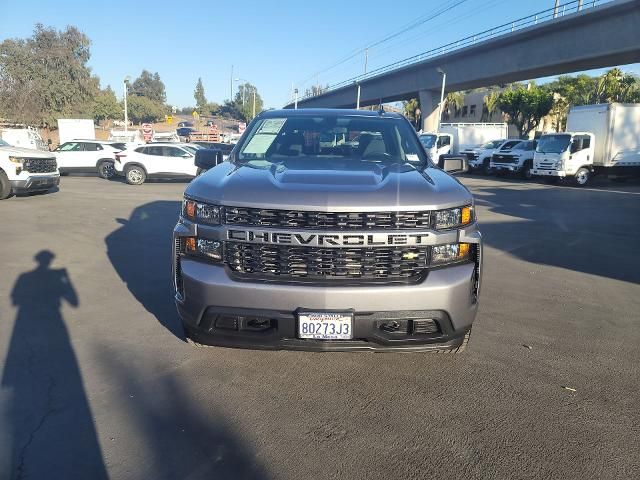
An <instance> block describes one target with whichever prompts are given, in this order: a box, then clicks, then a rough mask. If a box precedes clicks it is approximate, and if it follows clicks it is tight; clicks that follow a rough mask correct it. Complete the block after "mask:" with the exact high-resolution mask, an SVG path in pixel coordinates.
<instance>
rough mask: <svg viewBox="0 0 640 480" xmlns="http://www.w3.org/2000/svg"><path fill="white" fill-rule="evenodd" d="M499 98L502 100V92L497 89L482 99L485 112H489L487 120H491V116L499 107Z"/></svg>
mask: <svg viewBox="0 0 640 480" xmlns="http://www.w3.org/2000/svg"><path fill="white" fill-rule="evenodd" d="M499 100H500V92H497V91H496V90H493V91H491V92H489V93H488V94H487V95H485V96H484V99H483V101H482V103H483V106H484V108H483V114H484V112H486V113H487V120H490V119H491V116H492V115H493V114H494V112H495V111H496V110H497V109H498V107H499Z"/></svg>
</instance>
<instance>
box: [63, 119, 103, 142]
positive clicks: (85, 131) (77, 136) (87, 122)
mask: <svg viewBox="0 0 640 480" xmlns="http://www.w3.org/2000/svg"><path fill="white" fill-rule="evenodd" d="M58 136H59V137H60V145H62V144H63V143H65V142H69V141H71V140H95V139H96V129H95V126H94V124H93V120H91V119H86V118H59V119H58Z"/></svg>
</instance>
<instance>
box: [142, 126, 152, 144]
mask: <svg viewBox="0 0 640 480" xmlns="http://www.w3.org/2000/svg"><path fill="white" fill-rule="evenodd" d="M142 136H143V137H144V141H145V142H149V141H151V137H152V136H153V127H152V126H151V124H150V123H143V124H142Z"/></svg>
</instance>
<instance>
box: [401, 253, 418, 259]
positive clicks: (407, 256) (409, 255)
mask: <svg viewBox="0 0 640 480" xmlns="http://www.w3.org/2000/svg"><path fill="white" fill-rule="evenodd" d="M402 258H403V260H413V259H414V258H418V254H417V253H415V252H407V253H404V254H403V255H402Z"/></svg>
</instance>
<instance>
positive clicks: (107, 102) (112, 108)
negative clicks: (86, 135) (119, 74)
mask: <svg viewBox="0 0 640 480" xmlns="http://www.w3.org/2000/svg"><path fill="white" fill-rule="evenodd" d="M92 115H93V119H94V120H96V121H98V122H99V121H101V120H114V119H116V118H122V117H123V110H122V105H120V104H119V103H118V100H117V99H116V95H115V93H113V90H111V87H109V86H107V88H105V89H104V90H101V91H100V92H98V94H97V95H96V97H95V98H94V100H93V108H92Z"/></svg>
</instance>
